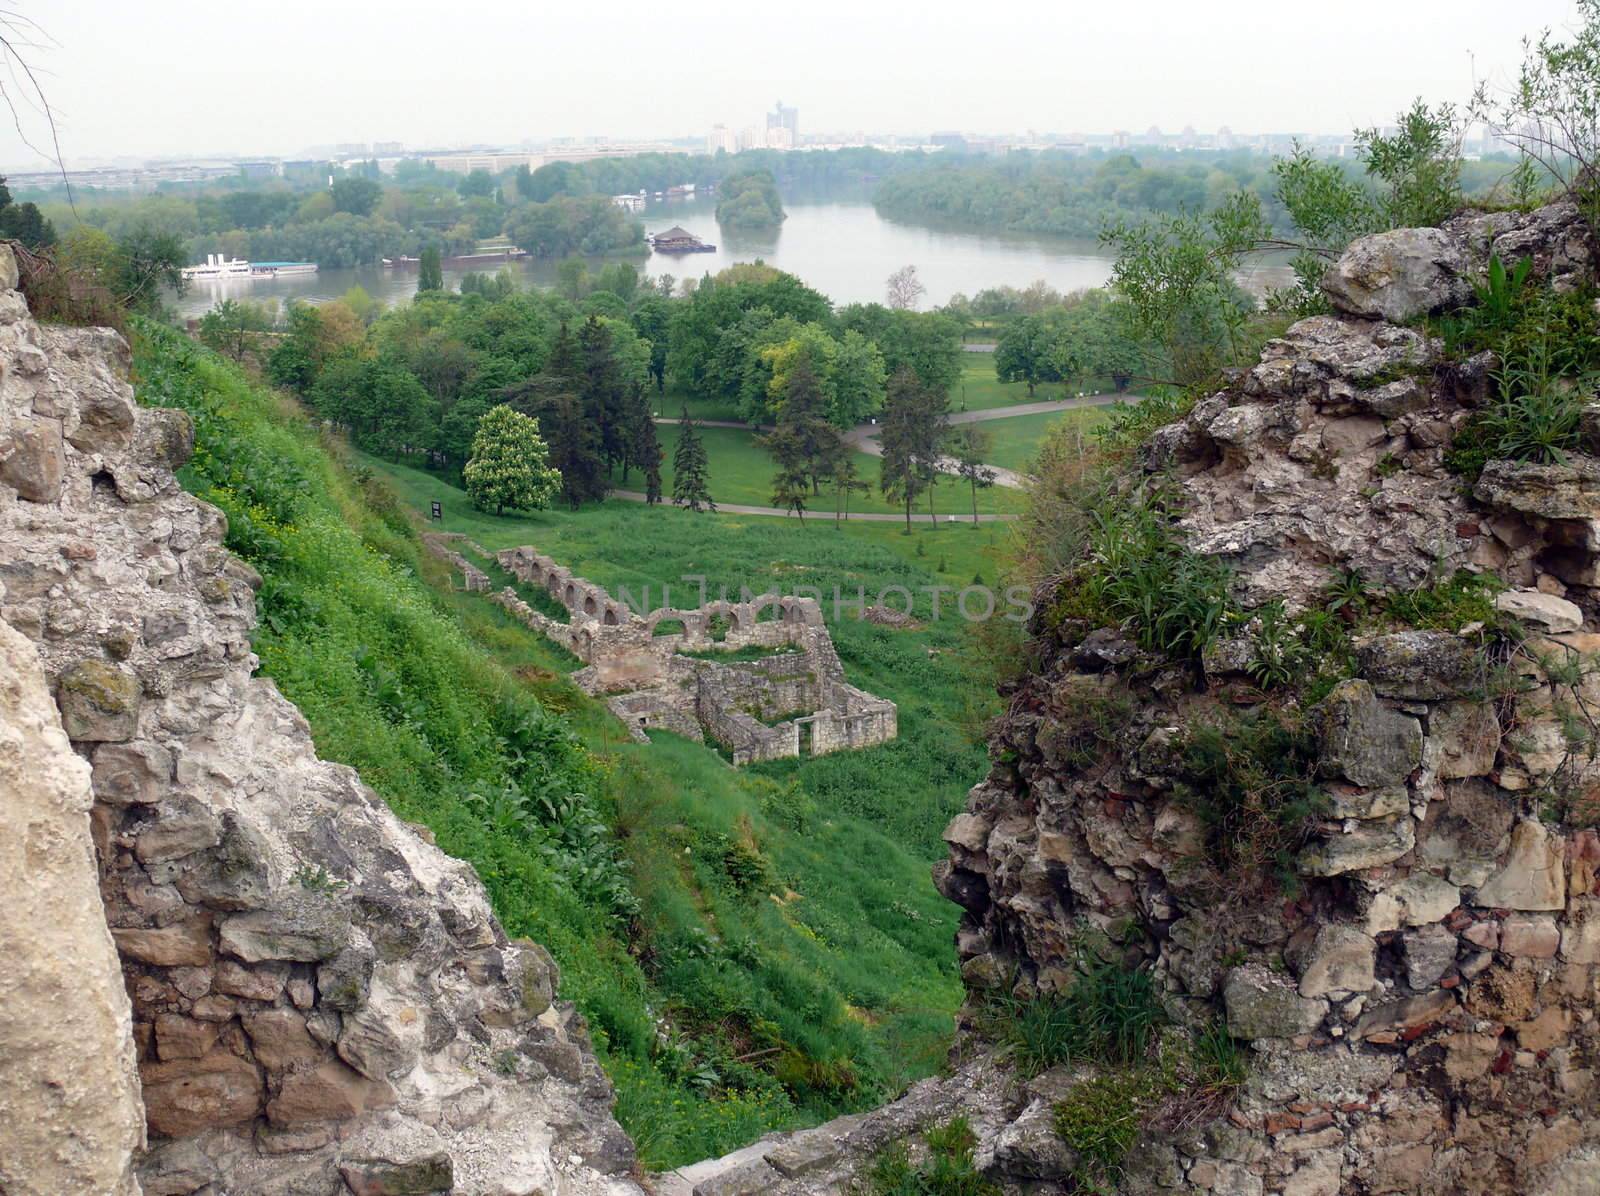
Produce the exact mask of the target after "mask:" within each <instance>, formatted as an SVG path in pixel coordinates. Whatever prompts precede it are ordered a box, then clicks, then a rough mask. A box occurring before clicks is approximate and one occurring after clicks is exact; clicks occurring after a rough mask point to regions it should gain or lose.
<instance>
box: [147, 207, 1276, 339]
mask: <svg viewBox="0 0 1600 1196" xmlns="http://www.w3.org/2000/svg"><path fill="white" fill-rule="evenodd" d="M715 206H716V205H715V203H714V201H713V200H711V199H710V198H709V197H708V198H704V199H691V200H678V201H666V202H661V203H654V204H651V205H650V206H649V208H647V209H646V211H645V213H644V226H645V231H646V232H650V233H654V232H659V231H661V230H663V229H667V228H671V227H672V226H673V225H675V224H678V225H682V226H683V227H684V228H686V229H688V230H689V231H690V232H691V233H694V234H695V235H696V236H697V237H699V238H700V239H701V240H703V241H706V242H708V243H710V244H713V245H715V246H716V247H717V250H716V252H715V253H690V254H675V255H667V254H659V253H651V254H650V255H649V256H648V257H636V258H629V259H627V260H630V261H632V262H634V263H635V264H636V265H638V266H639V268H640V269H641V270H643V272H644V273H645V274H647V275H649V276H651V277H657V276H659V275H662V274H670V275H672V276H673V277H675V278H680V279H681V278H684V277H687V276H694V277H699V276H700V275H702V274H704V273H707V272H710V273H713V274H714V273H716V272H717V271H718V270H721V269H722V268H723V267H725V266H730V265H732V264H734V263H735V262H751V261H755V260H756V259H757V258H760V259H762V260H764V261H766V262H768V263H769V264H771V265H774V266H777V267H779V268H780V269H783V270H787V271H789V272H790V273H791V274H795V275H797V276H799V277H800V278H801V279H802V280H803V281H805V282H806V283H807V284H808V285H810V286H813V287H815V288H817V289H818V290H819V291H821V292H822V293H823V294H825V295H827V296H828V297H829V298H831V299H832V300H833V301H834V302H835V303H840V304H843V303H857V302H862V303H865V302H872V301H877V302H882V301H883V299H884V285H885V282H886V280H887V279H888V277H889V275H890V274H891V273H893V272H894V271H895V270H898V269H899V268H900V267H902V266H907V265H912V266H915V267H916V268H917V274H918V276H919V277H920V278H921V279H922V282H923V285H924V286H926V287H927V295H926V296H925V298H924V302H923V306H924V307H933V306H937V305H939V304H942V303H945V302H946V301H948V300H949V298H950V297H951V296H952V295H954V294H957V293H961V294H966V295H972V294H974V293H975V292H977V291H980V290H982V289H983V288H985V287H991V286H999V285H1002V284H1007V285H1010V286H1015V287H1024V286H1027V285H1028V284H1029V283H1031V282H1033V281H1034V280H1035V279H1041V278H1042V279H1043V280H1044V281H1045V282H1046V283H1048V284H1049V285H1050V286H1052V287H1054V288H1055V289H1056V290H1058V291H1063V292H1066V291H1074V290H1078V289H1080V288H1083V287H1096V286H1101V285H1103V284H1104V283H1105V282H1106V280H1107V279H1108V278H1109V277H1110V276H1111V261H1112V259H1111V256H1110V255H1108V254H1107V253H1106V251H1105V250H1104V249H1102V248H1101V247H1100V245H1099V244H1098V243H1096V242H1094V241H1084V240H1075V239H1072V238H1066V237H1049V236H1041V235H1029V234H1012V233H975V232H963V231H954V230H945V229H933V228H928V227H925V226H922V225H912V224H900V223H897V222H895V221H892V220H886V219H885V218H884V217H882V216H880V215H879V214H878V212H877V209H875V208H874V207H873V206H872V205H871V204H870V203H867V202H865V201H862V200H847V201H820V202H808V201H804V200H791V201H786V207H787V208H788V212H789V218H788V219H787V220H785V221H784V222H783V224H782V225H781V226H780V227H779V228H777V229H776V230H773V231H771V232H765V231H763V232H753V231H750V230H744V231H732V230H730V231H728V232H724V231H723V230H722V229H720V228H719V226H718V225H717V222H716V219H715V217H714V215H713V209H714V208H715ZM605 261H606V259H597V260H594V261H591V262H590V269H591V271H593V270H599V269H601V268H602V267H603V266H604V265H605ZM497 268H499V267H494V266H490V267H485V269H488V270H489V272H491V273H492V272H493V271H494V270H495V269H497ZM509 268H510V269H511V271H512V273H513V274H514V275H515V276H516V278H517V280H518V282H519V283H521V284H522V285H523V286H527V285H529V284H538V285H543V286H553V285H554V284H555V281H556V263H555V262H554V261H544V260H539V261H536V260H533V259H528V258H524V259H522V260H521V261H519V262H515V263H512V264H511V266H510V267H509ZM464 273H466V271H463V270H452V269H449V268H446V270H445V271H444V278H445V285H446V286H448V287H454V286H455V285H456V284H457V283H458V282H459V281H460V279H461V277H462V275H463V274H464ZM1287 275H1288V271H1287V270H1286V269H1285V268H1284V266H1283V265H1282V264H1281V262H1279V263H1272V264H1269V265H1264V266H1260V267H1257V268H1256V269H1255V270H1254V271H1253V272H1252V273H1251V274H1250V275H1249V276H1247V277H1246V278H1245V279H1244V280H1243V281H1244V282H1245V285H1246V286H1249V287H1250V288H1251V289H1253V290H1259V289H1261V288H1263V287H1265V286H1277V285H1281V284H1282V283H1283V282H1285V281H1287ZM358 285H359V286H361V287H363V288H364V289H365V290H366V291H367V292H368V293H369V294H370V295H371V296H372V297H373V298H374V299H377V300H379V301H380V302H382V303H385V304H394V303H399V302H404V301H405V300H407V299H409V298H410V297H411V296H412V295H413V294H414V293H415V292H416V287H417V275H416V271H415V270H392V269H387V270H386V269H384V268H382V267H381V266H357V267H355V268H352V269H345V270H321V271H318V272H317V273H316V274H297V275H290V276H287V277H284V278H261V279H253V278H243V279H228V280H220V279H214V280H207V281H202V282H196V283H191V284H190V286H189V288H188V290H187V291H186V293H185V294H184V295H183V296H182V297H181V298H179V299H177V300H175V301H174V303H175V306H176V307H177V309H178V311H179V312H180V313H181V314H183V315H185V316H199V315H203V314H204V313H205V312H206V311H208V310H210V309H211V308H212V307H213V306H215V305H216V304H217V303H218V302H220V301H221V300H223V299H253V300H268V299H273V300H278V301H285V300H289V299H303V300H308V301H310V302H319V301H324V300H328V299H336V298H338V297H339V296H340V295H342V294H344V293H345V292H346V291H347V290H349V289H350V288H351V287H353V286H358Z"/></svg>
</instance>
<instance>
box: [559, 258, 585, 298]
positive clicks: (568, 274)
mask: <svg viewBox="0 0 1600 1196" xmlns="http://www.w3.org/2000/svg"><path fill="white" fill-rule="evenodd" d="M556 278H557V280H558V281H559V283H560V289H561V293H562V294H563V295H565V296H566V297H567V298H568V299H570V300H572V301H573V302H574V303H576V302H577V301H578V300H579V299H581V298H583V296H584V294H585V293H586V292H587V291H588V289H589V267H588V266H587V265H585V264H584V262H583V260H582V259H581V258H575V257H569V258H567V259H566V260H564V261H563V262H562V263H561V264H560V265H558V266H557V267H556Z"/></svg>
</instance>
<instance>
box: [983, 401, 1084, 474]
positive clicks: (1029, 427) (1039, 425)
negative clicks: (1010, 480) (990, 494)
mask: <svg viewBox="0 0 1600 1196" xmlns="http://www.w3.org/2000/svg"><path fill="white" fill-rule="evenodd" d="M1105 413H1106V408H1104V407H1083V408H1078V409H1075V410H1068V411H1047V412H1044V413H1042V414H1039V415H1014V416H1012V417H1011V418H1009V419H990V420H984V421H983V422H982V423H980V424H976V425H974V426H975V427H978V428H981V429H983V431H984V432H985V433H986V434H987V435H988V437H989V451H988V452H987V453H985V454H984V459H985V460H986V461H987V462H988V463H989V464H991V465H999V466H1002V467H1003V468H1005V469H1010V470H1014V471H1015V472H1017V473H1027V472H1028V470H1029V467H1030V466H1031V464H1032V462H1033V458H1034V456H1035V455H1036V454H1037V453H1038V451H1039V446H1040V445H1042V444H1043V443H1044V440H1045V437H1046V436H1047V435H1048V434H1049V432H1050V430H1051V429H1052V428H1055V427H1056V426H1058V425H1061V424H1066V425H1069V426H1071V425H1076V426H1077V428H1078V429H1079V431H1080V433H1081V435H1082V436H1083V438H1084V440H1085V441H1086V442H1088V441H1090V439H1091V435H1092V433H1093V430H1094V429H1095V428H1096V427H1098V426H1099V425H1100V424H1102V423H1104V422H1105V418H1106V415H1105Z"/></svg>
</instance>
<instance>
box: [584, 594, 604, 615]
mask: <svg viewBox="0 0 1600 1196" xmlns="http://www.w3.org/2000/svg"><path fill="white" fill-rule="evenodd" d="M583 613H584V614H586V615H598V614H599V613H600V604H599V603H598V602H596V601H595V600H594V595H593V594H585V595H584V596H583Z"/></svg>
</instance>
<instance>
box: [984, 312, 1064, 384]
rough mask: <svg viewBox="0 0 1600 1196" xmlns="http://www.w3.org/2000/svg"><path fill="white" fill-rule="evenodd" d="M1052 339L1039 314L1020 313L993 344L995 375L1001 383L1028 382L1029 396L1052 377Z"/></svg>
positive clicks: (1001, 331)
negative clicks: (1024, 314) (1035, 388)
mask: <svg viewBox="0 0 1600 1196" xmlns="http://www.w3.org/2000/svg"><path fill="white" fill-rule="evenodd" d="M1051 369H1052V366H1051V358H1050V342H1049V337H1048V335H1047V333H1046V329H1045V327H1044V324H1043V322H1042V320H1041V319H1040V317H1038V316H1018V317H1016V318H1015V319H1013V320H1011V321H1009V322H1008V323H1007V324H1006V325H1005V327H1004V328H1002V329H1001V330H1000V338H999V340H998V341H996V343H995V347H994V376H995V377H996V378H997V379H998V380H999V381H1001V382H1026V383H1027V384H1028V396H1029V397H1030V398H1031V397H1032V396H1033V391H1034V387H1036V386H1037V385H1038V384H1039V383H1040V382H1048V381H1049V380H1050V378H1051Z"/></svg>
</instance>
